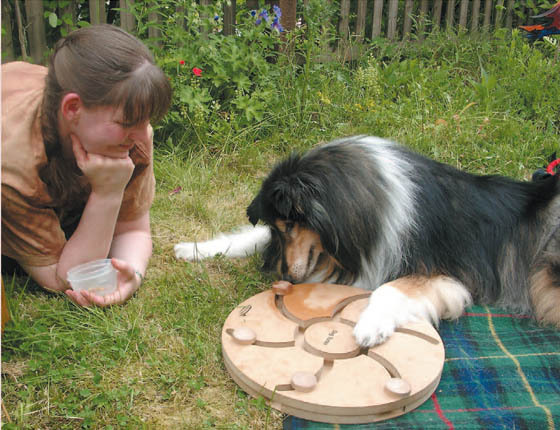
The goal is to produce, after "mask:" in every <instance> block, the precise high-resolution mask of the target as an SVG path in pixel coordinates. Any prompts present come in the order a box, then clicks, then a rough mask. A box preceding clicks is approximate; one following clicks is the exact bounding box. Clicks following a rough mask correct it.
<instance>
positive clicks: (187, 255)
mask: <svg viewBox="0 0 560 430" xmlns="http://www.w3.org/2000/svg"><path fill="white" fill-rule="evenodd" d="M173 249H174V250H175V257H176V258H177V259H179V260H187V261H197V260H198V259H199V258H200V257H201V256H200V251H199V249H198V244H197V243H196V242H182V243H178V244H177V245H175V247H174V248H173Z"/></svg>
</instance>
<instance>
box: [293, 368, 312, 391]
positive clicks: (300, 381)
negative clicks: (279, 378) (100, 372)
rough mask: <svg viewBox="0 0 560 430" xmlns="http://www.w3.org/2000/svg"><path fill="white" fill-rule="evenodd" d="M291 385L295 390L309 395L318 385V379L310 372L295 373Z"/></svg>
mask: <svg viewBox="0 0 560 430" xmlns="http://www.w3.org/2000/svg"><path fill="white" fill-rule="evenodd" d="M291 384H292V387H293V388H294V390H296V391H300V392H302V393H309V392H310V391H313V389H314V388H315V386H316V385H317V377H316V376H315V375H314V374H313V373H310V372H295V373H294V374H293V375H292V381H291Z"/></svg>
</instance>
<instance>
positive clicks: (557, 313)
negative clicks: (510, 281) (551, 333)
mask: <svg viewBox="0 0 560 430" xmlns="http://www.w3.org/2000/svg"><path fill="white" fill-rule="evenodd" d="M537 267H538V269H537V270H536V271H535V273H533V275H532V276H531V288H530V290H529V293H530V297H531V302H532V305H533V310H534V312H535V318H536V319H537V321H539V322H541V323H543V324H552V325H555V326H556V327H558V328H560V229H558V230H557V231H556V235H555V236H554V237H552V239H551V240H550V242H549V243H548V244H547V247H546V250H545V252H544V257H542V260H541V261H540V262H539V264H538V265H537Z"/></svg>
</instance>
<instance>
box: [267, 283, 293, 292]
mask: <svg viewBox="0 0 560 430" xmlns="http://www.w3.org/2000/svg"><path fill="white" fill-rule="evenodd" d="M272 291H274V294H277V295H279V296H285V295H287V294H290V293H291V292H292V284H291V283H290V282H288V281H276V282H275V283H274V284H272Z"/></svg>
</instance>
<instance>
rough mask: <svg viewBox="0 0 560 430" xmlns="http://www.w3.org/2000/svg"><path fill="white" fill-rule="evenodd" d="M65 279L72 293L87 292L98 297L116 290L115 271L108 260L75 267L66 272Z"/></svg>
mask: <svg viewBox="0 0 560 430" xmlns="http://www.w3.org/2000/svg"><path fill="white" fill-rule="evenodd" d="M66 279H67V280H68V282H69V283H70V285H71V286H72V289H73V290H74V291H80V290H87V291H89V292H90V293H93V294H97V295H98V296H106V295H107V294H111V293H112V292H113V291H115V290H116V289H117V271H116V270H115V268H114V267H113V265H112V264H111V259H109V258H105V259H102V260H94V261H90V262H89V263H84V264H80V265H79V266H75V267H73V268H72V269H70V270H69V271H68V274H67V276H66Z"/></svg>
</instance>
